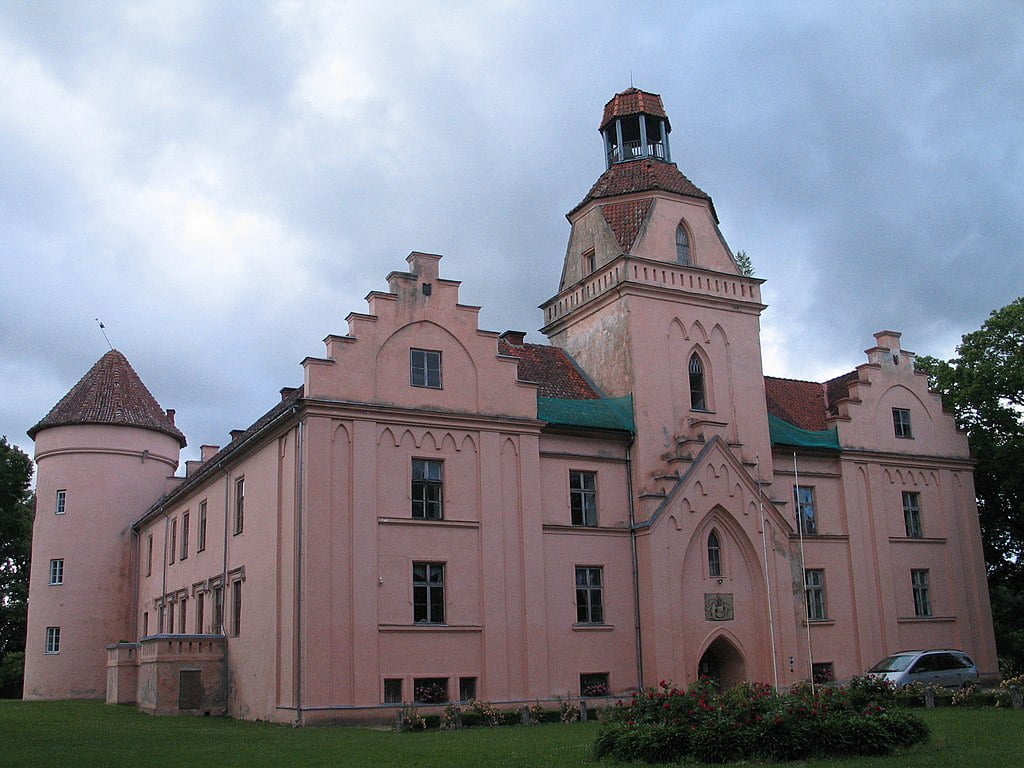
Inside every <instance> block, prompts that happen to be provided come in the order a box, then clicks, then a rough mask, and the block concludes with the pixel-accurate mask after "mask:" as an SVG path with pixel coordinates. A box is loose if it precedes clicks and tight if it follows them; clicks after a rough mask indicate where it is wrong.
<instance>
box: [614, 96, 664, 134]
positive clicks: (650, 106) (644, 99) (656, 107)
mask: <svg viewBox="0 0 1024 768" xmlns="http://www.w3.org/2000/svg"><path fill="white" fill-rule="evenodd" d="M640 114H643V115H651V116H652V117H664V118H665V119H666V120H668V115H666V114H665V105H664V104H662V103H661V96H659V95H658V94H656V93H648V92H647V91H641V90H640V89H639V88H627V89H626V90H624V91H623V92H622V93H616V94H615V95H614V96H612V97H611V99H610V100H609V101H608V103H607V104H605V105H604V114H603V115H602V116H601V126H600V127H599V128H598V129H597V130H599V131H603V130H604V128H605V126H606V125H608V123H610V122H611V121H612V120H614V119H615V118H617V117H624V116H626V115H640Z"/></svg>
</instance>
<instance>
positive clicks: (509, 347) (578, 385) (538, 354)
mask: <svg viewBox="0 0 1024 768" xmlns="http://www.w3.org/2000/svg"><path fill="white" fill-rule="evenodd" d="M509 336H512V337H513V338H515V337H518V334H513V333H511V332H506V333H504V334H503V335H502V338H499V339H498V353H499V354H502V355H508V356H509V357H515V358H518V359H519V380H520V381H529V382H534V383H536V384H539V385H540V387H539V388H538V389H537V396H538V397H560V398H564V399H567V400H599V399H600V398H601V395H600V393H599V392H597V390H595V389H594V387H593V386H592V385H591V384H590V382H588V381H587V379H586V378H585V377H584V376H583V374H582V373H580V370H579V368H577V367H576V363H575V362H574V361H573V359H572V358H571V357H570V356H569V354H568V353H567V352H566V351H565V350H564V349H561V348H559V347H549V346H546V345H544V344H525V343H521V342H520V343H513V342H510V341H509V340H508V338H507V337H509ZM520 338H521V337H520ZM517 340H518V339H517Z"/></svg>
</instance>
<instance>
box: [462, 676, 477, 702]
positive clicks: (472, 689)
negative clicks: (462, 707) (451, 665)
mask: <svg viewBox="0 0 1024 768" xmlns="http://www.w3.org/2000/svg"><path fill="white" fill-rule="evenodd" d="M474 699H476V678H475V677H460V678H459V701H473V700H474Z"/></svg>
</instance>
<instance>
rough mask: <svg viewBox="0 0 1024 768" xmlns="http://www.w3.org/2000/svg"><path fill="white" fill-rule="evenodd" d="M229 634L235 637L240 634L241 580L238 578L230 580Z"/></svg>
mask: <svg viewBox="0 0 1024 768" xmlns="http://www.w3.org/2000/svg"><path fill="white" fill-rule="evenodd" d="M231 634H232V635H234V636H235V637H238V636H239V635H240V634H242V582H241V580H240V579H236V580H235V581H232V582H231Z"/></svg>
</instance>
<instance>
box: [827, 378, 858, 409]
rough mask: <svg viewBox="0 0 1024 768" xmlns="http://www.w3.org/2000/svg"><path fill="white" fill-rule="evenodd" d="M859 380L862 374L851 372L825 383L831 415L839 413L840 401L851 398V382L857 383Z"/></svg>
mask: <svg viewBox="0 0 1024 768" xmlns="http://www.w3.org/2000/svg"><path fill="white" fill-rule="evenodd" d="M859 378H860V374H859V373H857V371H850V372H849V373H844V374H843V375H842V376H836V377H835V378H834V379H829V380H828V381H826V382H825V393H826V395H827V396H828V412H829V413H831V414H832V415H836V414H838V413H839V405H838V403H839V401H840V400H843V399H844V398H847V397H849V396H850V382H853V381H857V380H858V379H859Z"/></svg>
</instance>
